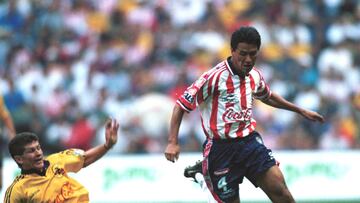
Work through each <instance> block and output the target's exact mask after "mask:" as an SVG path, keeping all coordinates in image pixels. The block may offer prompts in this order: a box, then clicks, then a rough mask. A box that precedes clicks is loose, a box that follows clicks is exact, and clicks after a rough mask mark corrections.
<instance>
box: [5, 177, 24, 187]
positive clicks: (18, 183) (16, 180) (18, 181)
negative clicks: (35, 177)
mask: <svg viewBox="0 0 360 203" xmlns="http://www.w3.org/2000/svg"><path fill="white" fill-rule="evenodd" d="M25 180H26V175H23V174H20V175H17V176H16V177H15V178H14V180H13V182H12V183H11V185H10V186H9V187H8V188H7V190H6V191H12V190H14V189H18V188H20V187H21V186H23V182H24V181H25Z"/></svg>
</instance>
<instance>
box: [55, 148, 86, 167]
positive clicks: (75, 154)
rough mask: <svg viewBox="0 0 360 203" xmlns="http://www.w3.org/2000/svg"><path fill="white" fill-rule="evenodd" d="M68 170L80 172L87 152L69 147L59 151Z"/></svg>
mask: <svg viewBox="0 0 360 203" xmlns="http://www.w3.org/2000/svg"><path fill="white" fill-rule="evenodd" d="M59 159H62V162H63V164H64V169H65V170H66V171H67V172H78V171H79V170H80V169H82V168H83V166H84V160H85V152H84V150H81V149H68V150H65V151H62V152H60V153H59Z"/></svg>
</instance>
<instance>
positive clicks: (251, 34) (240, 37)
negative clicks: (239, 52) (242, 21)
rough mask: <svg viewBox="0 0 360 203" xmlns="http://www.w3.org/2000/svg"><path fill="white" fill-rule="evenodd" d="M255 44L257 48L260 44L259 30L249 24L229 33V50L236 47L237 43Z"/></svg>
mask: <svg viewBox="0 0 360 203" xmlns="http://www.w3.org/2000/svg"><path fill="white" fill-rule="evenodd" d="M241 42H243V43H247V44H255V45H256V47H257V48H258V49H260V45H261V37H260V34H259V32H258V31H257V30H256V29H255V28H254V27H250V26H245V27H240V28H239V29H237V30H236V31H235V32H233V34H232V35H231V42H230V43H231V44H230V46H231V50H235V49H237V46H238V44H239V43H241Z"/></svg>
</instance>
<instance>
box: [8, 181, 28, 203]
mask: <svg viewBox="0 0 360 203" xmlns="http://www.w3.org/2000/svg"><path fill="white" fill-rule="evenodd" d="M23 177H24V176H23V175H20V176H18V177H16V178H15V180H14V182H13V183H12V184H11V185H10V186H9V188H8V189H7V190H6V192H5V198H4V203H10V196H11V192H12V189H13V187H14V186H15V184H16V183H18V182H19V180H20V179H22V178H23Z"/></svg>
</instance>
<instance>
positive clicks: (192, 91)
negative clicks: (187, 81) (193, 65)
mask: <svg viewBox="0 0 360 203" xmlns="http://www.w3.org/2000/svg"><path fill="white" fill-rule="evenodd" d="M208 77H209V74H208V73H207V72H206V73H204V74H203V75H201V76H200V78H198V79H197V80H196V81H195V82H194V83H192V84H191V85H190V86H189V87H188V88H187V89H186V90H185V92H184V93H183V94H182V95H181V96H180V97H179V98H178V100H177V101H176V103H177V104H178V105H179V106H180V107H181V108H182V109H183V110H185V111H186V112H190V111H192V110H194V109H195V108H196V106H197V105H199V104H201V103H202V102H204V101H205V100H206V98H208V96H209V92H210V91H207V87H208Z"/></svg>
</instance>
